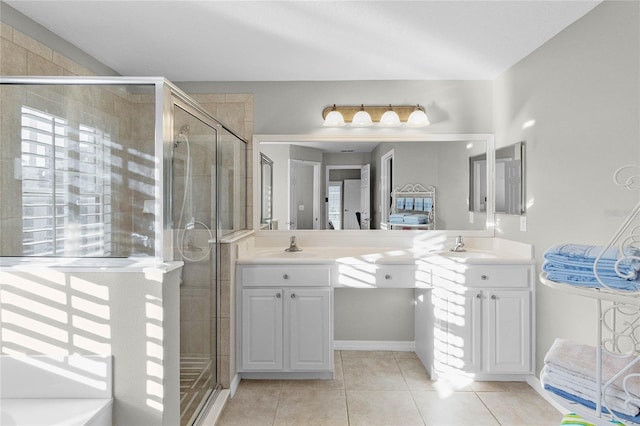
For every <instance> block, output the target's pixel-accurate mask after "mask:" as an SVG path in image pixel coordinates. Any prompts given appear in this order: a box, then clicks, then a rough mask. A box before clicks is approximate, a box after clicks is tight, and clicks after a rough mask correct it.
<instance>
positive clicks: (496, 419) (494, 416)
mask: <svg viewBox="0 0 640 426" xmlns="http://www.w3.org/2000/svg"><path fill="white" fill-rule="evenodd" d="M473 394H474V395H475V396H476V398H478V399H479V400H480V402H481V403H482V405H484V408H486V409H487V411H488V412H489V414H491V417H493V418H494V419H495V421H496V423H498V425H502V423H500V420H498V418H497V417H496V415H495V414H493V411H491V408H489V406H488V405H487V404H486V403H485V402H484V400H483V399H482V398H480V395H478V392H476V391H473Z"/></svg>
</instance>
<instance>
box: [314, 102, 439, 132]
mask: <svg viewBox="0 0 640 426" xmlns="http://www.w3.org/2000/svg"><path fill="white" fill-rule="evenodd" d="M322 118H323V119H324V123H323V126H325V127H342V126H344V125H345V123H351V127H370V126H372V125H373V124H374V123H377V125H378V126H379V127H397V126H400V125H402V124H403V123H404V124H405V125H406V126H407V127H412V128H417V127H424V126H428V125H429V124H430V123H429V118H428V117H427V114H426V113H425V111H424V108H423V107H421V106H420V105H398V106H392V105H389V106H365V105H359V106H356V105H346V106H336V105H335V104H334V105H333V106H328V107H326V108H325V109H324V110H323V111H322Z"/></svg>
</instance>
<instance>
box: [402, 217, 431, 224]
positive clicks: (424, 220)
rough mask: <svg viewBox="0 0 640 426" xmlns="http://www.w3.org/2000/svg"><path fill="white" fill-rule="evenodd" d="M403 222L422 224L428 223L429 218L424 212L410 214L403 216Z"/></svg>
mask: <svg viewBox="0 0 640 426" xmlns="http://www.w3.org/2000/svg"><path fill="white" fill-rule="evenodd" d="M404 223H406V224H411V225H422V224H426V223H429V218H428V217H427V215H424V214H410V215H408V216H405V217H404Z"/></svg>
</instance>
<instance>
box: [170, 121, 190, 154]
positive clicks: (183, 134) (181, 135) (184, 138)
mask: <svg viewBox="0 0 640 426" xmlns="http://www.w3.org/2000/svg"><path fill="white" fill-rule="evenodd" d="M189 131H191V127H190V126H189V125H188V124H185V125H184V126H182V127H181V128H180V133H178V134H177V135H176V137H175V139H174V140H173V148H174V149H175V148H177V147H178V145H180V144H181V143H182V142H183V141H186V142H187V143H189V139H188V138H187V133H189Z"/></svg>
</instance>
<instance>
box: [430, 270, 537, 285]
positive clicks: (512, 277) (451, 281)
mask: <svg viewBox="0 0 640 426" xmlns="http://www.w3.org/2000/svg"><path fill="white" fill-rule="evenodd" d="M529 268H530V267H529V266H523V265H514V266H504V265H501V266H489V265H469V266H467V267H465V268H460V269H456V270H451V269H448V268H437V269H434V271H433V284H434V285H435V286H437V287H438V286H442V287H449V286H464V287H484V288H488V287H497V288H501V287H510V288H513V287H522V288H526V287H529V285H530V283H529Z"/></svg>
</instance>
